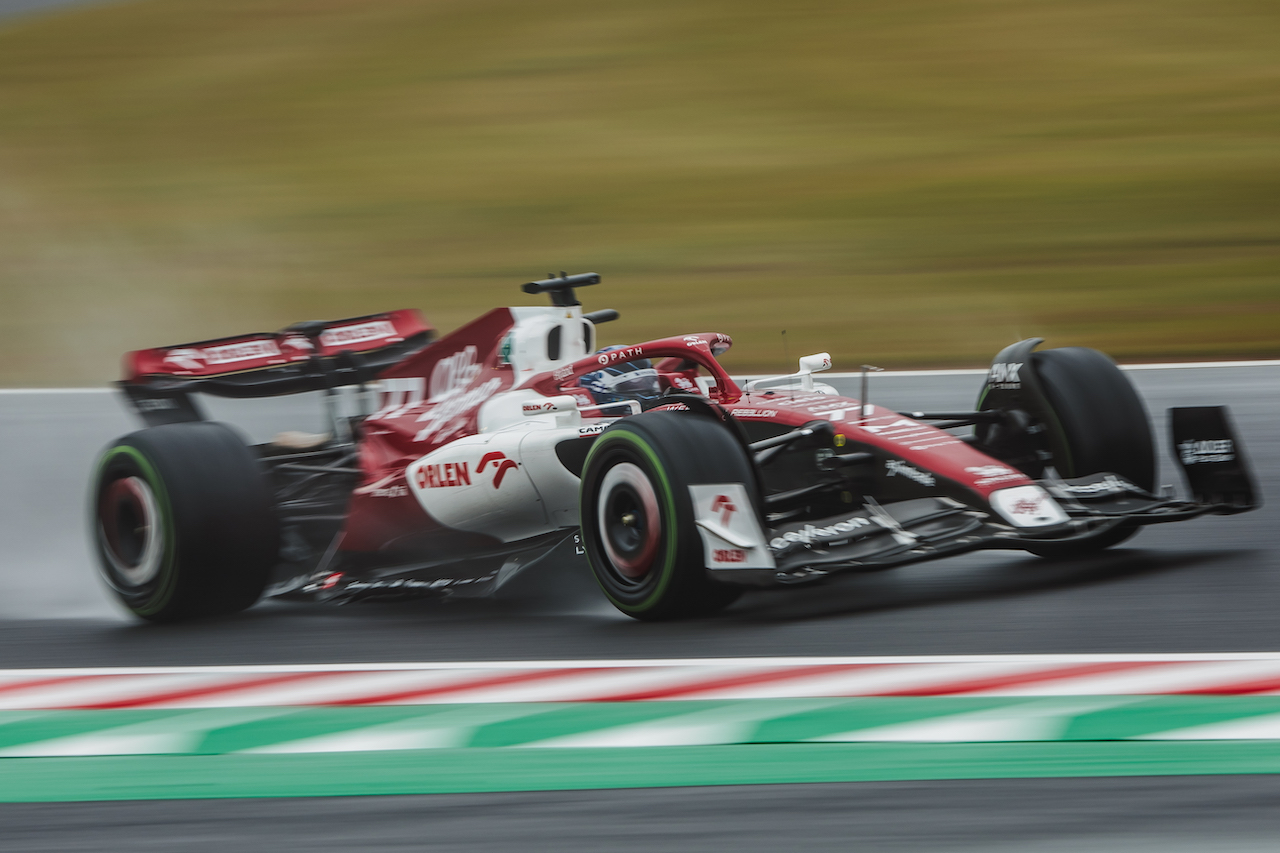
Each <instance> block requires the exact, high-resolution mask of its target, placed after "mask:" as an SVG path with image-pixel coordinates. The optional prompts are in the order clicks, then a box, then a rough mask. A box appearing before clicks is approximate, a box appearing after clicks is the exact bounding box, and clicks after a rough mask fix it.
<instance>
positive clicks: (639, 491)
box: [580, 411, 755, 620]
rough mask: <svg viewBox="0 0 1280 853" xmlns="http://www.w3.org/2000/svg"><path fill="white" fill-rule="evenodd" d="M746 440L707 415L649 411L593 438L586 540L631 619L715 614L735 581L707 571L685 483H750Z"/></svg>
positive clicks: (585, 498)
mask: <svg viewBox="0 0 1280 853" xmlns="http://www.w3.org/2000/svg"><path fill="white" fill-rule="evenodd" d="M754 482H755V478H754V472H753V471H752V468H751V462H750V460H749V459H748V458H747V453H746V450H745V448H743V446H742V444H741V442H739V441H738V439H736V438H735V437H734V436H733V435H732V434H731V433H730V432H729V431H728V430H727V429H726V428H725V427H724V425H722V424H719V423H717V422H716V421H714V420H712V419H711V418H707V417H702V416H699V415H693V414H681V413H677V412H666V411H664V412H646V413H644V414H640V415H635V416H633V417H629V418H626V419H624V420H622V421H619V422H618V423H617V424H615V425H614V426H612V427H610V428H609V429H607V430H605V431H604V432H603V433H602V434H601V435H600V438H598V439H597V440H596V442H595V444H594V445H592V447H591V451H590V453H589V454H588V455H587V460H586V464H585V466H584V468H583V472H582V491H581V495H580V510H581V518H582V540H583V543H584V545H585V547H586V552H587V559H588V561H589V562H590V564H591V570H592V573H593V574H594V575H595V578H596V580H597V582H598V583H599V584H600V587H601V589H602V590H603V591H604V594H605V596H607V597H608V599H609V601H610V602H612V603H613V605H614V606H615V607H617V608H618V609H619V610H621V611H622V612H623V613H626V614H627V615H628V616H632V617H634V618H636V619H646V620H660V619H676V618H681V617H690V616H701V615H708V614H711V613H716V612H718V611H720V610H722V609H724V608H725V607H727V606H729V605H730V604H731V603H732V602H733V601H734V600H736V599H737V598H738V596H739V595H740V594H741V590H740V589H738V588H736V587H732V586H727V585H725V584H721V583H717V582H716V581H714V580H712V579H711V578H710V577H708V576H707V569H706V565H705V560H704V554H703V545H702V539H701V537H700V536H699V534H698V530H697V527H696V521H695V517H694V510H693V502H692V499H691V498H690V495H689V486H691V485H697V484H710V483H741V484H743V485H744V486H746V487H747V490H748V492H749V493H750V492H753V491H754Z"/></svg>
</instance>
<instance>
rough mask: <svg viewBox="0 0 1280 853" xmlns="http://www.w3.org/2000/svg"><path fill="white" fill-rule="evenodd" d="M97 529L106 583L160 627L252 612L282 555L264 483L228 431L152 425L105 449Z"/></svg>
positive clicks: (193, 425) (95, 515) (254, 463)
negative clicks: (248, 608) (216, 616)
mask: <svg viewBox="0 0 1280 853" xmlns="http://www.w3.org/2000/svg"><path fill="white" fill-rule="evenodd" d="M93 522H94V523H93V530H94V544H95V547H96V550H97V553H98V562H99V566H100V568H101V571H102V575H103V577H104V578H105V580H106V582H107V584H108V585H109V586H110V587H111V588H112V590H113V591H114V592H115V593H116V595H117V596H118V597H119V599H120V600H121V601H122V602H123V603H124V605H125V606H126V607H128V608H129V609H130V610H131V611H132V612H133V613H134V614H136V615H138V616H140V617H142V618H144V619H149V620H152V621H157V622H172V621H179V620H182V619H190V618H195V617H200V616H212V615H218V614H225V613H233V612H236V611H239V610H243V609H245V608H246V607H249V606H250V605H252V604H253V603H254V602H255V601H257V600H258V597H259V596H260V595H261V594H262V590H263V588H264V587H265V586H266V582H267V577H268V573H269V572H270V571H271V568H272V566H274V565H275V562H276V558H277V555H278V552H279V526H278V523H277V521H276V517H275V512H274V509H273V506H272V498H271V491H270V487H269V484H268V482H267V478H266V476H265V474H264V473H263V470H262V467H261V465H260V463H259V462H258V460H257V458H256V457H254V455H253V453H252V451H251V450H250V449H249V448H248V447H246V446H245V445H244V443H243V442H242V441H241V440H240V439H239V437H238V436H237V435H236V434H235V433H234V432H232V431H231V429H229V428H228V427H226V426H224V425H222V424H215V423H182V424H170V425H166V426H159V427H153V428H151V429H145V430H141V431H139V432H135V433H132V434H131V435H127V436H125V437H124V438H121V439H119V440H118V441H117V442H115V444H113V445H112V446H111V447H109V448H107V450H106V452H104V453H103V454H102V458H101V460H100V461H99V463H98V470H97V476H96V478H95V482H94V489H93Z"/></svg>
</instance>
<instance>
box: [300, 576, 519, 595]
mask: <svg viewBox="0 0 1280 853" xmlns="http://www.w3.org/2000/svg"><path fill="white" fill-rule="evenodd" d="M343 577H345V575H343V574H341V573H338V574H334V575H330V576H329V577H328V578H326V579H325V580H324V581H323V582H322V583H309V584H307V585H306V586H304V587H303V588H302V591H303V592H316V591H318V590H325V589H332V588H334V587H336V586H337V585H338V583H339V582H340V581H341V580H342V578H343ZM497 577H498V573H497V572H489V574H487V575H485V576H484V577H479V578H436V579H435V580H418V579H417V578H396V579H395V580H373V581H361V580H353V581H349V582H348V583H346V584H343V585H342V592H366V591H374V592H376V591H378V590H417V591H424V590H447V589H449V588H450V587H455V586H466V585H467V584H477V583H478V584H483V583H488V582H489V581H492V580H495V579H496V578H497Z"/></svg>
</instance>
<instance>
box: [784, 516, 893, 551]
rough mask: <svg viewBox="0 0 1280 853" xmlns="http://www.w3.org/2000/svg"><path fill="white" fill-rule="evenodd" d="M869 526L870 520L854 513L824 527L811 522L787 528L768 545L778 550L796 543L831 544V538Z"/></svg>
mask: <svg viewBox="0 0 1280 853" xmlns="http://www.w3.org/2000/svg"><path fill="white" fill-rule="evenodd" d="M871 526H872V524H871V521H870V520H869V519H867V518H864V517H863V516H860V515H855V516H853V517H851V518H847V519H845V520H844V521H837V522H836V523H835V524H830V525H827V526H826V527H814V526H813V525H812V524H806V525H805V526H804V527H802V528H801V529H799V530H788V531H787V532H786V533H783V534H782V535H781V536H778V537H775V538H774V539H772V540H771V541H770V542H769V547H770V548H772V549H773V550H775V551H780V550H782V549H783V548H786V547H788V546H789V545H796V544H798V545H812V544H815V543H822V544H832V542H833V540H838V539H841V538H842V537H846V538H847V536H848V534H850V533H853V532H855V531H858V530H861V529H862V528H864V527H871Z"/></svg>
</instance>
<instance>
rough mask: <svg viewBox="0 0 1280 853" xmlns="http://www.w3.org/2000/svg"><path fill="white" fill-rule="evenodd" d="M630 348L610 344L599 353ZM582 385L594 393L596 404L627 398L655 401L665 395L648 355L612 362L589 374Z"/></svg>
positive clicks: (585, 375) (584, 375)
mask: <svg viewBox="0 0 1280 853" xmlns="http://www.w3.org/2000/svg"><path fill="white" fill-rule="evenodd" d="M619 349H626V347H625V346H623V345H622V344H615V345H613V346H607V347H605V348H604V349H601V350H598V352H612V351H613V350H619ZM578 384H579V385H580V386H582V387H583V388H586V389H587V390H588V391H590V392H591V396H592V397H593V398H594V399H595V401H596V403H599V404H601V405H603V404H606V403H617V402H620V401H623V400H641V401H643V400H654V399H657V398H658V397H661V396H662V389H661V387H659V382H658V371H656V370H654V369H653V364H652V363H651V362H650V361H649V359H647V358H639V359H636V360H635V361H624V362H622V363H621V364H611V365H609V366H608V367H606V368H604V369H603V370H597V371H595V372H594V373H585V374H583V375H582V376H581V377H580V378H579V379H578Z"/></svg>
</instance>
